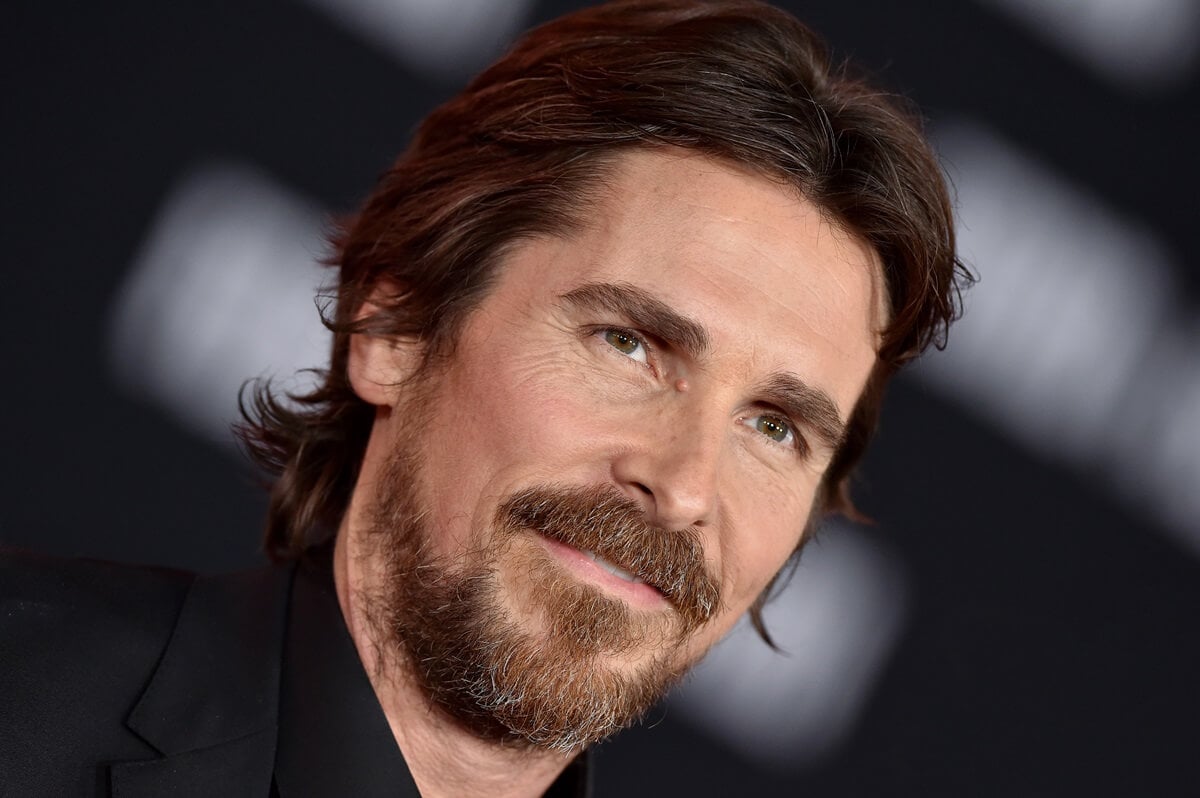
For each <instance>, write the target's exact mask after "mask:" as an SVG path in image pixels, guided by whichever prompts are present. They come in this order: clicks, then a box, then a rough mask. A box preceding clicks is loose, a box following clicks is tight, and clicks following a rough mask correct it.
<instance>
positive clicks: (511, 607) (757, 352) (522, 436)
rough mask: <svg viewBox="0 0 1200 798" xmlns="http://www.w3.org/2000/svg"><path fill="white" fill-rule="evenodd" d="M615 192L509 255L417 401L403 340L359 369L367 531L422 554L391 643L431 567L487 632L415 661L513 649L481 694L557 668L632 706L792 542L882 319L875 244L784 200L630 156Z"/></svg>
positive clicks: (704, 167)
mask: <svg viewBox="0 0 1200 798" xmlns="http://www.w3.org/2000/svg"><path fill="white" fill-rule="evenodd" d="M606 196H607V199H606V200H605V201H603V202H602V203H600V204H599V205H598V207H596V208H595V209H594V210H593V212H592V214H593V215H592V217H591V218H590V219H589V220H588V222H589V223H588V225H587V227H586V229H585V230H584V231H581V232H579V233H577V234H575V235H573V236H572V237H570V238H565V239H563V238H550V237H546V238H538V239H533V240H527V241H521V242H518V243H517V244H516V245H514V246H513V247H512V248H511V249H510V250H509V252H508V253H507V254H506V255H505V257H504V259H503V262H502V264H501V265H500V267H499V272H498V276H497V280H496V282H495V284H494V286H493V287H492V289H491V291H490V293H489V294H488V295H487V297H486V298H485V299H484V300H483V301H482V302H481V304H480V305H479V307H478V308H477V309H475V310H474V311H473V312H472V314H471V315H470V316H469V317H468V319H467V321H466V323H465V325H464V327H463V329H462V331H461V334H460V335H459V338H458V342H457V346H456V350H455V352H454V354H453V357H452V358H451V359H450V361H449V362H448V363H446V364H443V365H441V366H439V367H437V369H436V372H435V373H434V374H433V375H432V376H431V377H428V378H427V379H428V380H429V382H427V384H426V385H424V386H423V387H422V388H421V390H420V391H419V394H420V400H419V401H420V406H419V407H416V406H414V404H413V402H412V401H411V397H409V399H408V400H406V399H405V397H404V394H403V391H402V389H401V390H399V391H397V390H396V389H393V388H386V387H385V386H386V385H387V384H388V383H398V382H399V381H401V380H403V379H404V378H405V377H406V376H409V373H410V371H409V370H410V369H411V363H413V362H414V361H415V358H414V357H412V356H411V354H410V355H408V356H405V355H404V354H403V351H402V350H403V348H404V346H405V345H400V347H399V348H398V349H394V350H393V349H391V348H390V346H391V345H389V344H385V343H383V342H381V341H378V340H376V341H373V342H368V343H366V344H365V345H364V346H365V349H362V350H358V351H359V354H356V355H353V356H352V371H353V370H354V368H355V366H354V365H353V364H354V358H358V360H359V361H360V362H361V361H362V360H363V359H364V358H366V359H370V361H371V366H370V368H369V369H365V370H364V369H362V368H360V369H359V371H360V372H364V371H369V373H370V374H371V375H373V376H372V377H371V379H373V380H374V381H375V383H374V385H375V387H374V388H372V387H370V385H366V387H365V388H364V387H363V386H364V385H365V383H364V382H363V378H362V377H359V378H358V380H357V381H356V383H355V384H356V388H358V389H359V392H360V395H363V396H364V398H366V399H368V401H372V402H374V403H375V404H377V405H379V406H380V407H381V410H380V412H379V414H378V416H377V420H376V424H375V427H374V429H373V432H372V439H371V443H370V446H369V447H368V452H367V456H366V458H365V459H364V464H363V471H362V476H361V478H360V481H359V486H358V488H357V490H356V496H355V502H354V506H355V507H360V508H364V507H365V508H368V509H367V510H364V511H362V512H361V513H360V517H359V519H358V521H357V522H355V521H352V525H353V524H354V523H357V525H358V526H359V527H361V528H368V527H369V528H371V529H374V530H375V531H377V532H380V531H382V532H383V533H384V535H383V539H384V540H385V541H388V542H387V545H388V546H391V547H393V548H397V549H400V548H403V549H405V550H406V551H407V552H408V553H407V554H406V555H405V556H404V557H402V558H401V560H402V563H401V565H400V566H399V568H398V569H393V571H395V572H394V573H393V574H392V578H393V579H399V580H402V581H404V582H405V583H406V585H407V587H402V586H394V588H387V587H384V588H383V592H384V593H385V594H386V593H387V591H388V590H389V589H393V590H394V591H395V592H398V593H403V592H404V591H405V590H407V591H408V594H407V595H403V596H398V597H397V598H396V599H395V600H394V601H393V602H392V603H393V604H395V605H398V606H393V607H391V608H390V612H391V615H392V616H394V617H393V618H392V619H391V620H392V621H393V622H395V623H396V625H397V626H398V627H400V628H399V629H398V630H397V637H398V638H399V639H398V640H397V641H396V642H397V644H398V645H399V646H401V647H403V646H405V645H409V647H411V646H412V645H413V644H411V643H409V644H406V643H405V642H404V641H405V638H406V637H412V638H415V636H416V635H417V633H416V632H415V631H413V629H411V628H409V629H406V628H404V627H405V626H406V625H407V626H409V627H411V626H412V625H413V624H420V623H422V620H421V619H420V618H415V619H414V618H413V617H412V616H413V615H414V613H417V614H419V613H421V612H425V610H423V609H420V607H419V605H421V603H422V598H421V595H413V590H412V585H413V584H415V583H417V582H420V579H419V578H418V577H414V573H416V574H419V573H424V571H423V570H422V569H428V570H429V571H430V572H435V573H437V574H438V577H437V579H436V580H433V581H431V582H430V583H429V588H430V590H431V591H433V592H438V591H440V593H438V596H437V598H436V600H435V601H434V602H433V604H436V605H437V606H438V607H442V608H445V607H446V606H447V605H451V604H457V603H462V605H463V606H464V607H467V606H469V608H470V609H469V611H467V612H466V614H467V615H470V616H478V615H480V614H484V615H486V616H487V618H488V619H487V622H486V623H485V624H483V627H482V631H480V629H476V628H475V627H474V626H473V627H472V629H474V631H472V632H470V634H472V635H474V636H475V638H476V640H475V642H474V643H473V644H472V645H473V646H474V648H473V649H472V651H473V653H470V654H463V653H462V652H461V651H460V649H461V648H462V647H461V646H460V647H459V648H455V647H454V646H456V645H458V644H457V643H451V644H447V646H448V647H447V648H446V649H445V650H442V649H440V648H438V646H439V645H440V644H439V643H438V642H437V641H436V640H435V641H434V642H433V643H432V644H431V645H432V648H430V649H429V650H428V651H425V649H422V651H423V652H424V654H423V656H425V657H426V658H428V659H438V660H441V659H446V660H454V659H464V658H466V659H470V658H477V657H479V656H484V655H483V654H481V653H480V650H481V649H482V648H486V647H487V646H490V647H491V648H490V650H492V653H493V654H497V652H496V651H495V649H497V648H498V649H499V651H498V654H497V655H496V656H495V657H494V658H493V659H494V660H495V662H498V663H504V665H503V667H500V666H497V667H496V668H493V669H492V670H491V671H490V672H489V675H488V677H487V679H484V681H487V680H490V681H492V682H495V681H496V680H497V679H498V678H500V679H502V678H503V674H501V675H500V676H497V672H496V671H497V670H512V669H513V666H512V664H511V663H512V662H524V663H534V662H535V661H536V660H539V659H540V660H546V659H556V660H557V661H555V662H552V663H551V665H552V667H550V668H543V671H544V672H541V671H540V672H539V675H538V676H537V679H538V680H542V681H546V680H554V679H556V678H560V679H568V680H573V679H581V678H582V679H583V680H584V683H585V684H586V685H587V689H586V690H584V691H583V692H587V693H589V694H598V693H603V692H604V691H605V690H608V691H610V692H612V693H614V694H618V693H626V694H629V693H631V692H633V693H636V695H637V701H635V702H634V703H635V704H637V706H625V704H628V703H629V702H627V701H626V702H625V703H623V704H622V707H623V709H622V710H621V711H622V712H624V713H625V714H630V713H636V712H637V711H640V710H643V709H645V706H642V704H645V703H646V702H648V701H650V700H653V698H654V696H656V695H657V694H658V693H659V692H661V690H662V689H665V684H666V683H668V682H669V681H670V680H672V679H673V678H675V677H676V676H677V675H678V673H680V672H682V670H684V669H686V668H687V667H688V666H690V665H691V664H692V663H694V662H695V661H696V660H697V659H699V657H700V656H702V655H703V653H704V652H705V651H707V650H708V649H709V648H710V647H711V646H712V645H713V644H714V643H715V642H716V641H717V640H719V639H720V638H721V636H722V635H724V634H725V633H726V632H727V631H728V630H729V629H730V627H731V626H732V625H733V623H734V622H735V621H736V620H737V618H738V617H739V616H740V615H741V614H742V613H743V612H744V611H745V610H746V609H747V608H748V607H749V606H750V604H751V603H752V602H753V601H754V599H755V598H756V597H757V596H758V595H759V594H760V592H761V591H762V590H763V589H764V588H765V586H766V585H767V584H768V583H769V582H770V580H771V578H772V577H773V576H774V575H775V574H776V572H778V570H779V569H780V567H781V566H782V565H783V564H784V562H785V561H786V560H787V558H788V557H789V555H790V554H791V553H792V552H793V551H794V550H795V549H796V546H797V544H798V543H799V540H800V536H801V534H802V532H803V530H804V528H805V525H806V522H807V520H808V518H809V514H810V512H811V509H812V506H813V500H814V497H815V495H816V491H817V489H818V486H819V484H820V481H821V477H822V474H823V473H824V471H825V469H826V467H827V466H828V464H829V461H830V459H831V457H832V455H833V454H834V451H835V449H836V446H837V442H838V437H839V434H840V431H841V428H842V426H843V425H844V424H845V423H846V420H847V418H848V416H849V413H850V411H851V409H852V408H853V407H854V404H855V402H856V400H857V399H858V396H859V394H860V393H861V391H862V389H863V386H864V384H865V381H866V378H867V376H868V373H869V372H870V369H871V367H872V365H873V363H874V359H875V344H876V339H877V336H876V332H875V331H876V330H877V329H878V328H879V327H880V326H881V325H882V322H883V318H882V315H881V314H882V311H881V297H880V290H881V288H880V286H879V279H880V278H879V275H878V267H877V265H876V264H875V260H874V258H873V256H872V254H871V253H870V251H869V250H868V249H867V248H866V247H865V246H863V245H862V244H861V243H859V242H858V241H857V240H856V239H853V238H851V237H850V236H848V235H846V234H845V233H844V232H842V231H841V230H839V229H837V228H836V227H834V226H832V225H830V224H829V223H828V222H827V221H826V220H825V219H824V218H823V217H822V215H821V213H820V212H819V211H818V210H817V209H816V208H815V207H813V206H812V205H810V204H808V203H807V202H805V201H803V200H801V199H799V198H798V197H797V196H796V195H795V193H794V192H793V191H791V190H789V189H785V188H782V187H780V186H779V185H776V184H774V183H771V182H769V181H767V180H766V179H764V178H761V177H757V176H752V175H750V174H748V173H745V172H742V171H740V170H737V169H735V168H732V167H730V166H729V165H727V164H724V163H722V162H718V161H713V160H710V159H707V158H705V157H702V156H699V155H695V154H689V153H681V152H679V151H638V152H633V153H630V154H627V155H624V156H622V158H621V160H620V162H619V165H618V167H617V169H616V170H615V172H614V174H613V176H612V177H611V178H610V180H609V181H608V189H607V193H606ZM363 351H366V352H370V353H373V354H371V355H366V356H365V355H363V354H362V352H363ZM381 363H382V364H383V365H380V364H381ZM391 363H394V364H395V365H394V366H392V365H389V364H391ZM418 378H420V377H418ZM595 507H600V508H601V510H602V511H603V512H602V513H601V514H600V515H599V516H598V515H597V514H596V513H595V512H592V510H591V509H590V508H595ZM352 516H353V510H352ZM400 516H404V517H405V518H401V517H400ZM408 517H412V518H413V519H415V520H406V518H408ZM613 519H617V520H613ZM381 527H382V528H381ZM392 527H395V529H402V532H395V530H393V529H392ZM389 535H392V537H391V538H389V537H388V536H389ZM405 540H407V542H405ZM597 554H598V555H600V556H599V557H597V556H596V555H597ZM605 555H607V556H605ZM382 556H388V555H386V554H385V555H382ZM414 558H415V559H414ZM614 566H615V567H614ZM399 572H404V573H399ZM456 580H457V581H456ZM480 585H484V586H485V587H482V588H480V587H479V586H480ZM476 588H479V589H478V590H477V589H476ZM422 590H424V588H422ZM377 592H378V591H377ZM384 601H385V604H386V603H387V596H386V595H384ZM414 606H416V609H414ZM437 611H438V610H437V608H436V607H433V606H431V607H430V608H429V609H428V613H434V612H437ZM428 613H427V614H428ZM461 614H462V613H460V615H461ZM406 617H407V618H408V619H407V620H405V618H406ZM474 623H475V621H471V620H470V619H468V620H467V621H464V620H462V619H461V618H459V619H458V620H451V619H448V618H447V619H440V620H438V622H437V623H436V624H433V626H434V627H436V628H434V629H433V631H432V632H430V630H429V629H428V628H426V633H427V635H426V636H428V634H432V635H433V636H434V637H437V636H438V635H439V634H441V632H440V631H439V630H440V629H441V627H443V626H445V627H451V626H454V625H455V624H459V625H464V624H474ZM425 626H426V627H429V626H431V624H430V623H428V618H426V619H425ZM475 626H478V624H475ZM464 628H465V627H464ZM456 634H459V636H465V635H467V634H468V632H465V631H462V630H459V631H458V632H456ZM497 640H501V641H502V642H501V643H500V644H499V646H497V644H496V641H497ZM480 641H488V642H486V644H485V643H483V642H480ZM510 647H511V648H512V649H513V650H517V649H520V650H521V652H522V654H521V655H520V656H515V657H514V655H512V653H511V652H510V651H508V650H507V649H508V648H510ZM522 647H523V648H522ZM520 667H524V666H517V669H519V668H520ZM530 667H533V666H532V665H530ZM556 674H557V676H556ZM580 674H583V676H580ZM424 678H425V679H426V681H430V680H436V679H450V680H453V681H458V680H461V679H462V678H463V677H460V676H455V675H454V674H453V673H450V674H448V675H447V674H442V675H437V674H434V675H430V673H426V675H425V677H424ZM634 685H636V689H635V688H634V687H633V686H634ZM431 689H432V690H433V691H434V692H437V690H438V689H439V688H438V687H437V686H436V685H434V686H432V687H431ZM522 694H524V691H522ZM548 694H550V695H554V696H556V698H555V701H557V702H558V703H559V704H562V703H566V701H565V699H564V698H563V695H564V694H563V693H561V692H559V693H555V692H554V691H553V690H551V691H550V693H548ZM506 695H507V694H506ZM627 697H628V695H626V696H625V698H627ZM506 700H509V699H506ZM614 700H615V699H614ZM622 700H624V699H622ZM447 702H449V703H452V701H448V700H447ZM501 703H503V702H501ZM593 703H594V702H593ZM554 706H555V705H554V704H553V703H552V704H551V705H550V706H549V709H547V708H545V707H541V708H538V710H537V712H536V713H534V714H536V715H538V716H539V717H540V716H541V715H544V714H545V712H547V711H550V712H553V711H554ZM598 711H600V710H598V709H597V707H596V706H594V705H590V704H589V706H588V707H587V709H586V711H585V710H583V709H581V710H579V714H580V715H581V717H582V716H587V715H595V714H596V713H597V712H598ZM630 719H631V718H627V717H623V716H622V717H620V718H618V719H617V720H618V722H619V723H624V722H627V721H628V720H630ZM572 722H575V721H572ZM609 730H611V729H609ZM521 734H523V735H525V736H526V737H527V738H530V739H533V736H532V735H530V733H529V732H528V731H527V730H524V731H521ZM546 739H551V738H548V737H547V738H545V739H539V740H538V742H541V743H545V740H546ZM573 739H576V738H573ZM590 740H591V737H589V736H588V735H586V734H585V735H584V736H583V737H581V738H578V739H577V740H576V741H577V742H582V743H586V742H590ZM555 744H556V743H554V742H553V741H552V742H551V745H555ZM558 745H560V747H563V746H565V745H566V744H565V743H558Z"/></svg>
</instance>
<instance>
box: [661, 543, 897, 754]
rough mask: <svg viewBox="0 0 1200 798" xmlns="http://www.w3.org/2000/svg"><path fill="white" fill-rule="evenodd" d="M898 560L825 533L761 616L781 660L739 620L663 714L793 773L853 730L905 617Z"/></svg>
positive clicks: (876, 546)
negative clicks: (681, 717) (682, 719)
mask: <svg viewBox="0 0 1200 798" xmlns="http://www.w3.org/2000/svg"><path fill="white" fill-rule="evenodd" d="M907 595H908V589H907V584H906V579H905V577H904V574H903V572H902V571H901V568H900V564H899V558H897V557H895V556H892V555H891V553H890V552H887V551H885V550H883V549H882V548H881V547H880V545H879V544H878V543H876V542H875V541H874V540H873V539H872V538H869V537H868V536H867V535H866V534H864V533H863V532H861V531H860V530H858V529H856V528H854V527H851V526H849V525H846V524H841V523H831V524H828V525H827V528H826V529H824V530H823V531H822V532H821V534H820V535H818V536H817V538H816V539H815V540H813V541H812V542H810V543H809V544H808V546H807V548H805V550H804V556H803V557H802V558H801V561H800V566H799V568H798V569H797V571H796V573H795V574H794V575H793V577H792V579H791V581H790V582H789V583H788V585H787V586H786V587H785V588H784V590H783V592H782V593H780V595H778V596H777V597H776V598H775V600H774V601H773V602H771V603H770V604H768V605H767V609H766V611H765V613H764V617H765V620H766V625H767V629H768V631H770V633H771V636H772V638H773V639H774V640H775V643H776V645H778V646H779V647H780V649H782V651H783V652H784V653H779V652H775V651H772V650H771V649H770V648H768V647H767V645H766V644H765V643H764V642H763V641H762V640H760V639H759V637H758V635H757V633H756V632H755V631H754V628H753V627H752V626H751V625H750V623H749V622H748V621H747V620H746V619H744V618H743V619H742V620H741V621H740V622H739V623H738V626H737V627H735V629H734V631H733V632H732V633H730V635H729V636H728V637H727V638H725V640H723V641H722V642H721V643H720V644H719V645H718V646H717V647H716V648H714V649H713V650H712V652H711V653H710V654H709V655H708V657H707V658H705V659H704V661H703V662H701V663H700V665H698V666H697V667H696V669H695V671H694V672H693V674H692V675H691V676H689V677H688V678H687V680H686V681H685V682H684V684H683V685H682V686H681V687H680V688H679V689H677V690H676V691H675V693H674V694H673V695H672V707H673V708H675V709H676V710H677V711H679V712H680V714H682V715H684V716H685V717H687V718H688V719H689V720H691V721H692V722H693V723H694V724H695V725H697V726H698V727H699V728H701V729H702V730H703V731H705V732H706V733H708V734H709V735H711V736H713V737H715V738H716V739H718V740H719V741H721V742H722V743H724V744H725V745H727V746H728V747H729V748H732V749H733V750H735V751H737V752H738V753H739V754H741V755H742V756H743V757H745V758H746V759H748V760H751V761H755V762H758V763H760V764H763V765H766V766H768V767H771V768H774V769H776V770H780V771H788V770H794V769H797V768H799V767H801V766H803V765H805V764H806V763H809V762H812V761H814V760H816V759H818V758H819V757H821V756H822V755H823V754H825V753H827V752H829V751H831V750H833V749H834V748H835V747H836V746H837V744H838V743H840V742H841V741H842V740H844V739H845V737H846V735H847V734H849V732H850V731H852V729H853V728H854V723H855V721H856V720H857V719H858V717H859V716H860V714H861V712H862V709H863V708H864V706H865V705H866V702H867V699H868V698H869V697H870V695H871V691H872V688H873V687H874V685H875V683H876V682H877V681H878V678H879V676H880V674H881V673H882V671H883V668H884V666H885V665H886V663H887V659H888V655H889V654H890V653H891V651H892V650H893V648H894V647H895V644H896V641H897V639H898V637H899V635H900V631H901V629H902V627H903V623H904V619H905V615H906V612H907Z"/></svg>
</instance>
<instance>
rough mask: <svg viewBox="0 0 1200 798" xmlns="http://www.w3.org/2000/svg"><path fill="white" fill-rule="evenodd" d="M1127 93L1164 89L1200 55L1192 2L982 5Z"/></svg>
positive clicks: (1012, 1) (1031, 0)
mask: <svg viewBox="0 0 1200 798" xmlns="http://www.w3.org/2000/svg"><path fill="white" fill-rule="evenodd" d="M982 2H984V3H985V4H987V5H991V6H994V7H996V8H999V9H1002V10H1004V11H1006V12H1008V13H1010V14H1012V15H1013V16H1014V17H1016V18H1017V19H1019V20H1020V21H1021V22H1022V23H1024V24H1025V26H1026V27H1027V28H1029V29H1030V30H1032V31H1033V32H1034V33H1035V34H1037V35H1040V36H1042V37H1044V38H1046V39H1048V40H1050V41H1051V42H1052V43H1054V44H1056V45H1057V46H1059V47H1061V48H1062V49H1063V50H1064V51H1066V52H1068V53H1070V54H1071V55H1073V56H1074V57H1076V58H1078V59H1080V60H1081V61H1083V62H1084V63H1085V64H1087V65H1088V66H1089V67H1091V68H1092V69H1094V70H1095V71H1096V72H1098V73H1099V74H1101V75H1102V76H1104V77H1105V78H1107V79H1108V80H1111V81H1112V82H1114V83H1117V84H1120V85H1122V86H1125V87H1128V88H1131V89H1143V90H1144V89H1156V88H1165V87H1169V86H1171V85H1172V84H1174V83H1176V82H1178V81H1179V80H1181V79H1182V78H1184V77H1185V76H1187V75H1188V74H1189V73H1190V72H1191V71H1192V69H1193V68H1194V67H1195V65H1196V59H1197V54H1198V52H1200V2H1197V0H982Z"/></svg>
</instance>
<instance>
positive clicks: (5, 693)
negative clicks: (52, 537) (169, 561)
mask: <svg viewBox="0 0 1200 798" xmlns="http://www.w3.org/2000/svg"><path fill="white" fill-rule="evenodd" d="M194 579H195V577H194V575H192V574H190V573H187V572H184V571H174V570H167V569H158V568H143V567H137V566H129V565H118V564H114V563H104V562H98V561H88V560H61V559H54V558H50V557H44V556H39V555H33V554H26V553H14V552H0V717H3V718H4V723H3V728H0V763H3V766H0V770H3V771H6V772H10V773H11V771H12V770H16V771H18V772H20V771H23V770H25V769H30V768H37V769H41V768H45V767H46V763H48V762H54V761H56V760H57V761H58V762H60V763H62V765H63V766H65V767H69V765H67V764H66V763H67V762H70V761H72V760H73V759H74V755H75V753H76V752H78V753H79V754H83V755H85V756H86V754H84V752H85V751H87V752H90V753H91V754H92V755H94V756H112V757H125V756H138V755H144V753H145V752H146V751H147V750H148V749H147V748H146V747H145V746H144V745H143V744H141V742H140V741H139V740H137V739H136V737H134V736H132V735H130V734H129V733H128V732H127V731H126V729H125V728H124V720H125V716H126V715H127V714H128V712H129V710H130V708H131V707H132V706H133V704H134V703H135V702H136V700H137V698H138V696H139V694H140V692H141V691H142V689H143V688H144V687H145V685H146V683H147V681H148V680H149V679H150V677H151V676H152V675H153V672H154V669H155V667H156V665H157V663H158V661H159V659H160V657H161V656H162V654H163V651H164V650H165V649H166V646H167V643H168V641H169V640H170V637H171V633H172V631H173V629H174V627H175V624H176V620H177V618H178V617H179V615H180V611H181V609H182V607H183V606H184V602H185V599H186V597H187V595H188V591H189V589H190V587H191V585H192V583H193V581H194ZM51 767H54V766H53V765H52V766H51ZM64 775H65V774H64ZM18 781H19V780H18Z"/></svg>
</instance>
